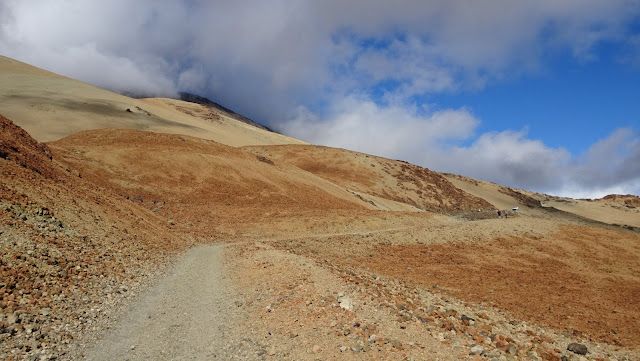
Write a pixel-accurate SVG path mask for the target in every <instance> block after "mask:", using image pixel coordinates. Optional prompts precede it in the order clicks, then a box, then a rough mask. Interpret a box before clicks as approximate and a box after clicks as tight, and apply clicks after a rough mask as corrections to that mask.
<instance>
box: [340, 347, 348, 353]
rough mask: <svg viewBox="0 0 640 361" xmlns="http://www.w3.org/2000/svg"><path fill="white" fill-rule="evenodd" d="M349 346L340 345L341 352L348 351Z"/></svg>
mask: <svg viewBox="0 0 640 361" xmlns="http://www.w3.org/2000/svg"><path fill="white" fill-rule="evenodd" d="M347 350H348V348H347V346H340V352H347Z"/></svg>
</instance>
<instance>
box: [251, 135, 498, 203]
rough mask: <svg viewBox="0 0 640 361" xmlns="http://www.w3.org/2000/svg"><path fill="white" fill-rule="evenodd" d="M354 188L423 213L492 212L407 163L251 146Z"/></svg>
mask: <svg viewBox="0 0 640 361" xmlns="http://www.w3.org/2000/svg"><path fill="white" fill-rule="evenodd" d="M243 149H247V150H249V151H252V152H255V153H256V154H260V155H263V156H265V157H268V158H271V159H274V160H276V161H278V162H285V163H288V164H291V165H293V166H296V167H298V168H300V169H303V170H305V171H308V172H310V173H313V174H315V175H317V176H319V177H322V178H324V179H327V180H329V181H331V182H334V183H335V184H338V185H340V186H341V187H344V188H345V189H348V190H350V191H352V192H354V193H356V194H358V195H360V196H361V197H364V198H365V199H366V198H367V197H369V198H370V199H369V201H370V202H372V204H375V203H376V202H378V203H379V200H380V199H387V200H391V201H395V202H399V203H403V204H407V205H410V206H413V207H416V208H417V209H421V210H427V211H435V212H445V213H459V212H461V211H477V210H478V209H487V208H491V205H490V204H489V203H487V202H486V201H485V200H483V199H481V198H478V197H475V196H473V195H472V194H469V193H466V192H464V191H462V190H460V189H459V188H456V187H455V186H454V185H453V184H451V182H449V181H448V180H447V179H446V178H444V177H443V176H442V175H440V174H439V173H437V172H433V171H430V170H429V169H426V168H422V167H419V166H416V165H413V164H409V163H406V162H402V161H397V160H391V159H386V158H381V157H376V156H371V155H367V154H364V153H358V152H353V151H348V150H344V149H337V148H328V147H318V146H311V145H281V146H263V147H245V148H243Z"/></svg>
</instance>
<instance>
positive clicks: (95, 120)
mask: <svg viewBox="0 0 640 361" xmlns="http://www.w3.org/2000/svg"><path fill="white" fill-rule="evenodd" d="M0 84H1V85H2V86H0V106H1V108H0V112H2V114H4V115H5V116H6V117H7V118H9V119H11V120H13V121H14V122H15V123H16V124H17V125H19V126H20V127H22V128H23V129H25V130H26V131H27V132H28V133H29V134H30V135H31V136H32V137H34V138H35V139H36V140H38V141H53V140H57V139H60V138H62V137H64V136H67V135H70V134H73V133H76V132H79V131H83V130H90V129H100V128H127V129H138V130H147V131H152V132H163V133H172V134H184V135H190V136H194V137H199V138H203V139H210V140H215V141H217V142H219V143H223V144H227V145H232V146H240V145H252V144H289V143H294V144H296V143H303V142H301V141H298V140H295V139H293V138H289V137H286V136H283V135H280V134H276V133H273V132H269V131H266V130H263V129H259V128H256V127H252V126H250V125H247V124H244V123H242V122H238V121H236V120H234V119H231V118H229V117H227V116H224V115H223V114H219V112H217V111H215V110H212V109H210V108H207V107H205V106H203V105H199V104H193V103H187V102H183V101H178V100H173V99H133V98H129V97H126V96H122V95H119V94H116V93H113V92H110V91H107V90H104V89H101V88H98V87H95V86H92V85H89V84H86V83H83V82H80V81H77V80H74V79H70V78H67V77H63V76H60V75H57V74H54V73H51V72H48V71H45V70H42V69H39V68H36V67H34V66H31V65H28V64H25V63H22V62H19V61H16V60H13V59H10V58H7V57H3V56H0Z"/></svg>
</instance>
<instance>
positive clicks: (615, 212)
mask: <svg viewBox="0 0 640 361" xmlns="http://www.w3.org/2000/svg"><path fill="white" fill-rule="evenodd" d="M526 193H528V194H529V195H530V196H531V197H533V198H535V199H537V200H539V201H540V202H541V203H542V205H543V206H545V207H554V208H557V209H559V210H561V211H565V212H569V213H573V214H577V215H579V216H582V217H585V218H590V219H593V220H596V221H599V222H604V223H608V224H614V225H620V226H632V227H640V198H638V197H636V196H631V195H626V196H621V195H609V196H606V197H604V198H601V199H595V200H591V199H573V198H566V197H555V196H550V195H547V194H540V193H533V192H526Z"/></svg>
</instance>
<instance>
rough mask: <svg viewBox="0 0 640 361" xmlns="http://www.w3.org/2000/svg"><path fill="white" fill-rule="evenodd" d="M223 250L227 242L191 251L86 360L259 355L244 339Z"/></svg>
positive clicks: (193, 358)
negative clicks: (223, 260)
mask: <svg viewBox="0 0 640 361" xmlns="http://www.w3.org/2000/svg"><path fill="white" fill-rule="evenodd" d="M223 254H224V246H223V245H206V246H200V247H197V248H194V249H192V250H191V251H189V252H188V253H187V254H186V255H185V256H184V258H183V259H182V260H181V261H180V262H179V263H178V264H177V265H176V266H175V268H174V269H173V270H172V271H171V272H170V273H169V274H168V275H167V276H166V277H164V278H163V279H161V280H160V281H159V282H158V283H157V284H155V285H154V286H152V287H151V288H150V289H149V290H148V291H147V292H146V293H145V294H143V295H141V296H142V297H140V299H139V300H138V301H137V302H136V303H135V304H133V305H132V307H131V309H130V310H129V311H127V312H126V313H124V314H123V316H122V317H121V319H119V320H118V322H117V323H116V325H115V327H113V328H112V329H111V330H110V331H109V332H107V334H106V335H105V336H104V337H103V338H102V339H101V340H100V341H98V343H97V344H96V345H95V346H94V347H93V348H91V349H89V350H88V351H87V352H85V359H87V360H204V359H207V360H209V359H222V360H228V359H243V360H244V359H253V358H259V357H260V349H259V348H257V345H255V344H254V343H252V342H251V341H250V340H248V339H243V337H242V330H241V326H240V324H239V323H238V320H239V319H240V317H241V315H240V309H239V308H238V306H237V302H239V301H237V299H236V298H237V295H236V294H235V293H234V292H233V290H232V287H230V284H229V283H228V281H227V280H226V279H225V277H224V271H223V263H222V259H223ZM234 300H235V301H234ZM234 302H236V303H235V304H234Z"/></svg>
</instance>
